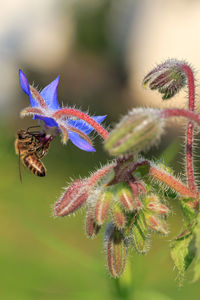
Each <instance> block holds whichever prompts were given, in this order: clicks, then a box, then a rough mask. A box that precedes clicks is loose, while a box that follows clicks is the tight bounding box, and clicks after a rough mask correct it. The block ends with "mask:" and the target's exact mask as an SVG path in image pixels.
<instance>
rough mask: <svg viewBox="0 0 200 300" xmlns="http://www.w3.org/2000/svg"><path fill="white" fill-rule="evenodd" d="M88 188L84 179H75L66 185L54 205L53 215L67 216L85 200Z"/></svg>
mask: <svg viewBox="0 0 200 300" xmlns="http://www.w3.org/2000/svg"><path fill="white" fill-rule="evenodd" d="M88 195H89V189H88V186H87V183H86V181H84V180H81V179H77V180H75V181H74V182H72V184H71V185H70V186H69V187H67V189H66V190H65V192H64V194H63V195H62V196H61V198H60V199H59V200H58V201H57V202H56V204H55V206H54V215H55V216H62V217H64V216H67V215H69V214H71V213H73V212H74V211H76V210H77V209H79V208H80V207H81V206H82V205H83V204H84V203H85V201H86V200H87V198H88Z"/></svg>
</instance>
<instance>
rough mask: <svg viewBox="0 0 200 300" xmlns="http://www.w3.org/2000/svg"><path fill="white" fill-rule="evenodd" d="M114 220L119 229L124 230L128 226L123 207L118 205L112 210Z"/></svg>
mask: <svg viewBox="0 0 200 300" xmlns="http://www.w3.org/2000/svg"><path fill="white" fill-rule="evenodd" d="M112 220H113V223H114V224H115V226H116V227H117V228H118V229H122V228H124V226H125V225H126V216H125V213H124V212H123V210H122V209H121V207H120V206H119V205H117V204H115V205H114V207H113V209H112Z"/></svg>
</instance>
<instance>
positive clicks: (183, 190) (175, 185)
mask: <svg viewBox="0 0 200 300" xmlns="http://www.w3.org/2000/svg"><path fill="white" fill-rule="evenodd" d="M149 175H151V176H153V177H154V178H155V179H157V180H158V181H160V182H163V183H165V184H166V185H167V186H169V187H170V188H172V189H174V190H175V191H176V192H178V193H179V194H180V195H182V196H183V197H191V198H194V199H197V198H198V193H197V192H196V191H193V190H191V189H190V188H189V187H187V186H186V185H184V183H182V182H180V181H179V180H177V179H176V178H174V177H173V176H172V175H170V174H167V173H165V172H163V171H161V170H159V169H157V168H156V167H154V166H150V169H149Z"/></svg>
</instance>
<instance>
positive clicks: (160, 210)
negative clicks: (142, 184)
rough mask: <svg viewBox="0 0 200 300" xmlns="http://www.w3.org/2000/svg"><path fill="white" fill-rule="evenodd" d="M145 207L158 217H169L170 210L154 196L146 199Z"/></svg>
mask: <svg viewBox="0 0 200 300" xmlns="http://www.w3.org/2000/svg"><path fill="white" fill-rule="evenodd" d="M145 204H146V205H145V207H146V208H147V209H149V210H150V211H152V212H154V213H156V214H158V215H167V214H168V213H169V208H168V207H167V206H166V205H164V204H162V203H161V202H160V199H159V198H158V197H157V196H156V195H154V194H151V195H148V196H147V197H146V199H145Z"/></svg>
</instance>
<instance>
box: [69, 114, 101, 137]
mask: <svg viewBox="0 0 200 300" xmlns="http://www.w3.org/2000/svg"><path fill="white" fill-rule="evenodd" d="M105 118H106V116H95V117H92V119H93V120H95V121H96V122H97V123H101V122H103V120H104V119H105ZM67 123H68V124H69V125H70V126H73V127H75V128H77V129H79V130H81V131H82V132H83V133H84V134H87V135H88V134H89V133H90V132H91V131H92V130H94V128H93V127H92V126H90V125H89V124H88V123H86V122H85V121H82V120H70V119H69V120H68V121H67Z"/></svg>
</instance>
